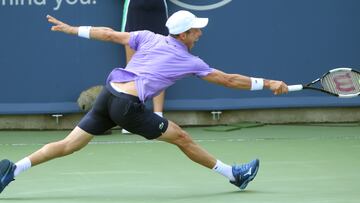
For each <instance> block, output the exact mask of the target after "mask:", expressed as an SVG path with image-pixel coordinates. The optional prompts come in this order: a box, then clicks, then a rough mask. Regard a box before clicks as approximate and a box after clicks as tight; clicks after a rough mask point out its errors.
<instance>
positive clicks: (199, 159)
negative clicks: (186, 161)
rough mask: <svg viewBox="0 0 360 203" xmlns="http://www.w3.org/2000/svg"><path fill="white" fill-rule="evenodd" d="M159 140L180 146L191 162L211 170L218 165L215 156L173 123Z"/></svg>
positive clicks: (170, 123)
mask: <svg viewBox="0 0 360 203" xmlns="http://www.w3.org/2000/svg"><path fill="white" fill-rule="evenodd" d="M158 140H161V141H165V142H168V143H171V144H174V145H176V146H178V147H179V148H180V150H181V151H183V152H184V153H185V154H186V156H187V157H189V158H190V159H191V160H193V161H194V162H196V163H198V164H200V165H203V166H205V167H207V168H209V169H212V168H214V166H215V164H216V159H215V157H214V156H212V155H211V154H209V153H208V152H207V151H206V150H205V149H203V148H202V147H201V146H200V145H198V144H197V143H195V142H194V141H193V139H192V138H191V137H190V135H189V134H188V133H187V132H185V131H184V130H182V129H181V128H180V127H179V126H178V125H176V124H175V123H173V122H171V121H169V126H168V128H167V130H166V132H165V133H164V134H162V135H161V136H160V137H159V138H158Z"/></svg>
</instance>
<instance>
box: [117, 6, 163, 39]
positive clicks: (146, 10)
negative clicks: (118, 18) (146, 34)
mask: <svg viewBox="0 0 360 203" xmlns="http://www.w3.org/2000/svg"><path fill="white" fill-rule="evenodd" d="M167 18H168V11H167V4H166V0H125V3H124V12H123V19H122V26H121V31H125V32H131V31H138V30H150V31H152V32H154V33H157V34H162V35H168V29H167V28H166V26H165V24H166V21H167Z"/></svg>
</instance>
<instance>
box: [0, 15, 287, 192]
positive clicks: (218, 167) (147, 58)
mask: <svg viewBox="0 0 360 203" xmlns="http://www.w3.org/2000/svg"><path fill="white" fill-rule="evenodd" d="M47 19H48V21H49V22H50V23H52V24H53V26H52V28H51V30H52V31H57V32H63V33H66V34H72V35H78V36H80V37H85V38H89V39H90V38H91V39H95V40H102V41H110V42H114V43H119V44H123V45H127V44H128V45H129V46H130V47H131V48H132V49H134V50H135V51H136V53H135V55H134V56H133V58H132V59H131V61H130V62H129V63H128V64H127V66H126V68H125V69H123V68H116V69H114V70H113V71H112V72H111V73H110V75H109V76H108V79H107V82H106V88H104V89H103V91H102V92H101V93H100V95H99V96H98V98H97V100H96V102H95V104H94V106H93V108H92V110H90V111H89V112H88V113H87V114H86V115H85V116H84V117H83V118H82V120H81V121H80V123H79V124H78V126H76V127H75V129H74V130H73V131H72V132H71V133H70V134H69V135H68V136H67V137H66V138H64V139H63V140H60V141H57V142H52V143H49V144H46V145H44V146H43V147H42V148H40V149H39V150H38V151H36V152H34V153H32V154H31V155H29V156H27V157H25V158H23V159H21V160H20V161H18V162H16V163H15V164H14V163H13V162H11V161H9V160H7V159H4V160H2V161H1V162H0V192H1V191H3V189H4V188H5V187H6V186H7V185H8V184H9V183H10V182H11V181H13V180H14V177H16V176H18V175H19V174H21V173H22V172H24V171H26V170H28V169H29V168H31V167H32V166H36V165H38V164H41V163H44V162H47V161H49V160H52V159H54V158H58V157H63V156H66V155H69V154H72V153H74V152H76V151H78V150H80V149H81V148H83V147H84V146H86V145H87V144H88V143H89V141H90V140H91V139H92V138H93V137H94V135H98V134H101V133H103V132H105V131H106V130H108V129H110V128H112V127H114V126H116V125H119V126H121V127H123V128H125V129H126V130H128V131H130V132H132V133H134V134H138V135H141V136H143V137H144V138H146V139H157V140H161V141H164V142H168V143H170V144H174V145H176V146H178V147H179V149H180V150H181V151H182V152H183V153H185V155H186V156H187V157H189V159H191V160H192V161H194V162H196V163H198V164H200V165H202V166H204V167H206V168H209V169H212V170H214V171H215V172H217V173H219V174H221V175H223V176H225V177H226V178H227V179H228V180H229V181H230V183H232V184H234V185H235V186H237V187H239V188H240V189H245V188H246V186H247V185H248V183H249V182H250V181H252V180H253V179H254V178H255V176H256V174H257V171H258V169H259V160H258V159H255V160H253V161H251V162H249V163H246V164H242V165H234V166H230V165H227V164H225V163H223V162H221V161H220V160H218V159H216V158H215V157H214V156H213V155H211V154H210V153H208V152H207V151H206V150H205V149H203V148H202V147H201V146H200V145H198V144H197V143H195V142H194V141H193V140H192V138H191V137H190V135H189V134H188V133H187V132H185V131H184V130H182V129H181V128H180V127H179V126H178V125H176V124H175V123H173V122H171V121H169V120H167V119H165V118H162V117H160V116H158V115H157V114H155V113H153V112H152V111H151V110H148V109H145V107H144V102H145V101H146V100H148V99H150V98H152V97H154V96H155V95H157V94H158V93H159V92H161V91H162V90H164V89H165V88H167V87H169V86H171V85H172V84H174V83H175V82H176V80H178V79H180V78H183V77H185V76H190V75H195V76H197V77H199V78H202V79H204V80H206V81H208V82H211V83H215V84H219V85H223V86H225V87H230V88H238V89H245V90H262V89H263V88H267V89H270V90H271V91H273V93H274V94H276V95H278V94H282V93H287V91H288V88H287V85H286V84H285V83H284V82H282V81H276V80H268V79H262V78H253V77H247V76H244V75H239V74H227V73H224V72H222V71H220V70H216V69H214V68H211V67H209V65H208V64H206V63H205V62H204V61H203V60H201V59H200V58H198V57H196V56H193V55H192V54H190V52H189V51H190V50H191V48H193V46H194V44H195V43H196V42H197V41H198V40H199V38H200V36H201V34H202V31H201V28H204V27H205V26H206V25H207V24H208V19H207V18H198V17H196V16H195V15H193V14H192V13H190V12H188V11H178V12H176V13H174V14H173V15H172V16H170V18H169V19H168V20H167V22H166V26H167V27H168V29H169V33H170V34H169V35H168V36H163V35H160V34H154V33H152V32H150V31H135V32H130V33H128V32H117V31H114V30H112V29H109V28H104V27H88V26H85V27H84V26H80V27H73V26H70V25H68V24H65V23H63V22H61V21H59V20H57V19H55V18H54V17H52V16H47Z"/></svg>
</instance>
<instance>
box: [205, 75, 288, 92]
mask: <svg viewBox="0 0 360 203" xmlns="http://www.w3.org/2000/svg"><path fill="white" fill-rule="evenodd" d="M202 79H204V80H206V81H208V82H211V83H215V84H219V85H222V86H225V87H230V88H237V89H245V90H251V89H253V90H256V89H260V86H257V87H254V86H255V85H258V84H255V83H256V82H262V84H261V85H262V87H263V88H267V89H270V90H271V91H272V92H273V93H274V94H275V95H278V94H284V93H287V92H288V88H287V85H286V84H285V83H284V82H283V81H278V80H268V79H260V78H251V77H248V76H244V75H240V74H228V73H224V72H222V71H219V70H214V71H213V72H211V73H209V74H208V75H207V76H205V77H203V78H202ZM260 80H262V81H260ZM261 89H262V88H261Z"/></svg>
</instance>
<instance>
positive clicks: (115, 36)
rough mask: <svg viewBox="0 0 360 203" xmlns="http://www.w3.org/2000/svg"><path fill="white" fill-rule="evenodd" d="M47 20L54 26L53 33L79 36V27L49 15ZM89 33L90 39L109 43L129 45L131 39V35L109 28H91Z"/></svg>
mask: <svg viewBox="0 0 360 203" xmlns="http://www.w3.org/2000/svg"><path fill="white" fill-rule="evenodd" d="M46 18H47V19H48V21H49V22H50V23H52V24H53V26H52V27H51V30H52V31H55V32H63V33H66V34H71V35H78V34H79V27H75V26H71V25H68V24H66V23H64V22H62V21H60V20H58V19H56V18H54V17H52V16H50V15H47V16H46ZM88 31H89V38H91V39H96V40H101V41H109V42H114V43H118V44H123V45H127V44H128V43H129V39H130V33H128V32H117V31H115V30H113V29H111V28H107V27H91V28H89V30H88Z"/></svg>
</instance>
